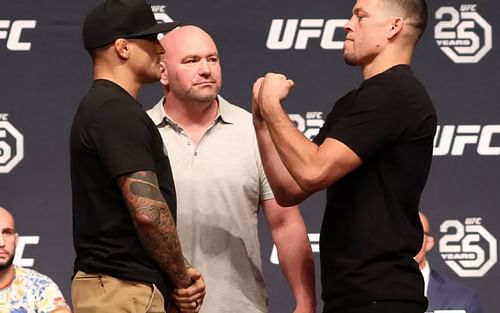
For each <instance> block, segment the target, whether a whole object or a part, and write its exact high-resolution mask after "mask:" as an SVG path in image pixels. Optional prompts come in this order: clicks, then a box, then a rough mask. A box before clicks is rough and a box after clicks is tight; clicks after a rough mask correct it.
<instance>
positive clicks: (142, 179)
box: [117, 170, 166, 223]
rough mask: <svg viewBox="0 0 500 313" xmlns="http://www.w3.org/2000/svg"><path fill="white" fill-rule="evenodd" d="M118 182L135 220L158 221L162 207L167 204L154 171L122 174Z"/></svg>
mask: <svg viewBox="0 0 500 313" xmlns="http://www.w3.org/2000/svg"><path fill="white" fill-rule="evenodd" d="M117 183H118V186H119V188H120V190H121V193H122V196H123V199H124V200H125V203H126V204H127V207H128V209H129V211H130V214H131V216H132V218H133V219H134V220H135V221H137V222H144V223H150V222H153V223H157V222H158V220H159V219H160V208H161V207H164V206H166V203H165V200H164V198H163V196H162V194H161V191H160V189H159V187H158V180H157V177H156V174H155V173H154V172H152V171H149V170H143V171H136V172H132V173H128V174H125V175H121V176H119V177H118V178H117Z"/></svg>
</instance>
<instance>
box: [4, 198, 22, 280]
mask: <svg viewBox="0 0 500 313" xmlns="http://www.w3.org/2000/svg"><path fill="white" fill-rule="evenodd" d="M17 240H18V235H17V233H16V231H15V226H14V217H13V216H12V214H10V212H9V211H7V210H6V209H5V208H2V207H0V276H1V275H3V274H4V273H6V272H9V271H10V272H12V263H13V261H14V255H15V252H16V246H17Z"/></svg>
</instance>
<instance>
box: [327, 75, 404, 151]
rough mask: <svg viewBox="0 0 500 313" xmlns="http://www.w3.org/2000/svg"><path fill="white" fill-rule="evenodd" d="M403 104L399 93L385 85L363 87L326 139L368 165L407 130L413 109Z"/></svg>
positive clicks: (334, 123)
mask: <svg viewBox="0 0 500 313" xmlns="http://www.w3.org/2000/svg"><path fill="white" fill-rule="evenodd" d="M403 100H404V99H402V94H401V92H399V91H398V90H397V88H393V87H391V86H389V85H388V84H387V83H380V84H370V85H367V86H364V87H363V88H360V89H359V91H358V92H357V93H355V94H354V95H353V97H352V103H351V107H350V108H349V110H347V112H346V113H345V114H343V115H342V116H341V117H340V118H337V120H336V121H334V122H333V123H332V125H331V128H330V130H329V132H328V134H327V137H331V138H335V139H337V140H339V141H341V142H342V143H344V144H345V145H347V146H348V147H349V148H350V149H351V150H353V151H354V152H355V153H356V154H357V155H358V156H359V157H360V158H361V159H363V160H364V161H367V160H368V159H369V158H370V157H372V156H373V155H374V154H376V153H377V152H378V151H380V149H383V148H384V147H386V146H388V145H389V144H391V143H392V142H394V141H397V140H398V139H400V138H401V136H403V135H404V133H405V131H406V130H407V129H408V127H409V121H410V119H411V112H412V109H411V107H409V106H408V105H407V102H405V101H403Z"/></svg>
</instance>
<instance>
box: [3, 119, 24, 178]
mask: <svg viewBox="0 0 500 313" xmlns="http://www.w3.org/2000/svg"><path fill="white" fill-rule="evenodd" d="M8 116H9V115H8V114H4V113H0V174H6V173H9V172H10V171H11V170H12V169H13V168H14V167H15V166H16V165H17V164H19V162H21V160H22V159H23V157H24V138H23V135H22V134H21V133H20V132H19V131H18V130H17V129H16V128H15V127H14V126H13V125H12V124H11V123H10V122H9V121H8V120H7V118H8Z"/></svg>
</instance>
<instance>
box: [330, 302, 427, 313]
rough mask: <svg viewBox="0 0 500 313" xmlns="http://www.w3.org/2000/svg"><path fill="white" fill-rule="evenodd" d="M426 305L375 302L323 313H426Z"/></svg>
mask: <svg viewBox="0 0 500 313" xmlns="http://www.w3.org/2000/svg"><path fill="white" fill-rule="evenodd" d="M425 309H426V307H425V305H424V304H422V303H416V302H407V301H373V302H370V303H366V304H360V305H355V306H350V307H344V308H339V309H332V310H328V311H323V313H424V312H425Z"/></svg>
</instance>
